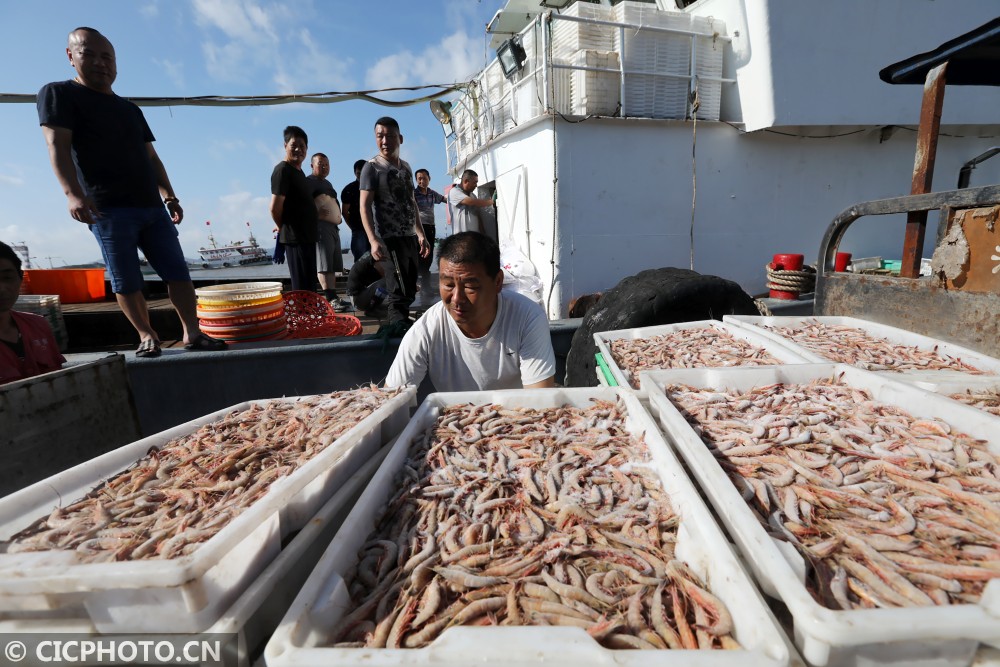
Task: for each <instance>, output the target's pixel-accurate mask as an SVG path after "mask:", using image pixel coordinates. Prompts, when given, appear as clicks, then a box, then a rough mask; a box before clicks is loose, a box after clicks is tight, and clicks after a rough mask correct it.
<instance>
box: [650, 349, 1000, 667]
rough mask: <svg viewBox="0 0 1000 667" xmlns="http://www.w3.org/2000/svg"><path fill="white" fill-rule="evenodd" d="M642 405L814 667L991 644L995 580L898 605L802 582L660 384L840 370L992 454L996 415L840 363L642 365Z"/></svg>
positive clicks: (997, 433)
mask: <svg viewBox="0 0 1000 667" xmlns="http://www.w3.org/2000/svg"><path fill="white" fill-rule="evenodd" d="M642 375H643V380H644V382H645V383H647V384H648V385H649V387H650V388H649V401H650V406H651V409H652V410H653V412H654V413H655V414H657V415H658V417H659V420H660V423H661V425H662V427H663V429H664V430H665V431H666V432H667V433H669V434H670V438H671V440H672V442H673V443H674V445H675V446H676V447H677V449H679V450H680V453H681V456H682V457H683V459H684V461H685V462H686V463H687V465H688V469H689V470H690V471H691V472H692V474H693V475H694V477H695V478H696V479H697V481H698V484H699V486H700V487H701V489H702V491H703V492H704V493H705V494H706V496H707V497H708V498H709V500H710V501H711V503H712V505H713V507H714V508H715V511H716V515H717V516H718V517H719V518H720V519H721V521H722V522H723V524H724V525H725V527H726V529H727V531H728V532H729V535H730V536H731V537H732V538H733V539H734V540H735V541H736V545H737V547H738V548H739V550H740V552H741V554H742V556H743V559H744V561H745V562H746V563H747V564H748V565H749V566H750V568H751V569H752V570H753V572H754V574H755V576H756V578H757V580H758V582H759V583H760V585H761V587H762V589H763V590H764V591H765V592H767V593H768V594H769V595H772V596H773V597H776V598H778V599H780V600H781V601H782V602H783V603H784V604H785V605H786V606H787V607H788V610H789V612H790V613H791V617H792V623H793V625H794V633H795V644H796V646H797V647H798V648H799V650H800V651H801V653H802V656H803V657H804V658H805V659H806V661H807V662H809V663H810V664H812V665H814V666H816V667H832V666H834V665H837V666H839V665H898V666H900V667H902V666H903V665H911V664H920V665H921V666H922V667H931V666H933V667H958V666H965V665H969V664H970V663H971V661H972V659H973V655H974V654H975V653H976V650H977V647H978V645H979V643H980V642H983V643H986V644H989V645H992V646H1000V621H998V618H1000V580H997V579H994V580H993V581H992V582H991V583H990V584H989V585H988V586H987V587H986V590H985V592H984V594H983V597H982V600H981V601H980V603H979V604H975V605H973V604H962V605H949V606H943V607H933V608H927V607H919V608H906V609H900V608H897V609H866V610H850V611H843V610H833V609H828V608H826V607H824V606H822V605H820V604H819V603H818V602H816V600H815V599H813V597H812V595H810V593H809V592H808V591H807V590H806V588H805V586H804V584H803V581H802V573H803V571H804V565H803V563H802V561H801V557H799V556H798V554H797V553H795V552H794V551H792V550H785V549H783V548H782V547H783V546H784V545H781V546H779V543H778V542H777V540H773V539H772V538H771V537H770V536H768V534H767V532H766V531H765V530H764V528H763V527H762V526H761V525H760V523H759V522H758V519H757V517H756V516H755V514H754V513H753V511H752V510H751V509H750V507H749V506H748V505H747V504H746V502H745V501H744V500H743V498H742V497H741V495H740V493H739V492H738V491H737V489H736V487H735V486H734V485H733V483H732V482H731V481H730V480H729V478H728V477H727V475H726V473H725V472H724V471H723V469H722V468H721V466H719V464H718V462H717V461H716V459H715V457H714V456H713V454H712V452H711V451H710V450H709V449H708V447H706V446H705V444H704V443H703V442H702V441H701V438H700V437H699V436H698V435H697V434H696V433H695V432H694V430H693V429H692V428H691V426H690V425H689V424H688V423H687V421H686V420H685V418H684V417H683V416H682V415H681V413H680V412H679V411H678V410H677V409H676V408H675V407H674V405H673V404H672V403H671V402H670V400H669V399H668V398H667V397H666V395H665V393H664V391H663V388H664V386H666V385H668V384H685V385H689V386H693V387H696V388H712V389H717V390H725V389H735V390H748V389H750V388H752V387H755V386H763V385H768V384H773V383H777V382H784V383H807V382H810V381H812V380H815V379H820V378H830V377H834V376H837V377H841V378H842V381H843V382H845V383H847V384H849V385H850V386H852V387H857V388H860V389H867V390H868V391H870V392H871V393H872V394H873V396H874V398H875V400H876V401H879V402H882V403H887V404H890V405H897V406H900V407H902V408H903V409H905V410H906V411H907V412H909V413H910V414H911V415H914V416H916V417H925V418H931V417H935V418H941V419H944V420H945V421H947V422H949V423H950V424H954V425H956V426H958V427H959V428H961V430H962V431H963V432H965V433H968V434H970V435H972V436H973V437H976V438H982V439H983V440H986V441H987V442H988V443H989V445H988V446H989V448H990V450H991V451H992V452H994V453H997V454H1000V430H998V429H997V427H996V418H994V417H991V416H989V415H987V414H986V413H984V412H980V411H979V410H976V409H975V408H971V407H968V406H965V405H961V404H958V403H955V402H954V401H950V400H944V399H942V398H941V397H938V396H935V395H933V394H931V393H929V392H926V391H924V390H922V389H919V388H917V387H914V386H912V385H909V384H907V383H904V382H896V381H893V380H891V379H889V377H888V376H886V375H879V374H875V373H869V372H867V371H862V370H860V369H857V368H854V367H851V366H846V365H843V364H806V365H796V366H792V365H789V366H770V367H760V368H751V367H745V368H711V369H677V370H669V371H652V372H648V373H643V374H642Z"/></svg>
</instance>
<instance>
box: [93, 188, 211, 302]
mask: <svg viewBox="0 0 1000 667" xmlns="http://www.w3.org/2000/svg"><path fill="white" fill-rule="evenodd" d="M96 220H97V222H96V223H95V224H93V225H90V231H91V232H93V234H94V237H95V238H97V243H98V244H99V245H100V246H101V254H102V255H104V264H105V266H107V269H108V274H109V275H110V276H111V290H112V291H113V292H114V293H115V294H131V293H132V292H138V291H139V290H141V289H142V271H141V269H140V267H139V254H138V253H137V252H136V249H137V248H138V249H139V250H142V254H143V255H145V256H146V259H147V260H148V261H149V265H150V266H151V267H153V270H154V271H156V273H157V275H159V276H160V278H161V279H163V280H164V281H165V282H189V281H190V280H191V274H190V273H188V267H187V261H186V260H185V259H184V252H183V251H182V250H181V244H180V241H178V240H177V226H176V225H174V223H173V221H171V220H170V216H169V215H168V214H167V210H166V209H165V208H162V207H158V206H153V207H149V208H128V207H109V208H105V209H104V210H102V211H101V217H99V218H97V219H96Z"/></svg>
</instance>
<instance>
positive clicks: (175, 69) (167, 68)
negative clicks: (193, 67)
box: [153, 58, 184, 88]
mask: <svg viewBox="0 0 1000 667" xmlns="http://www.w3.org/2000/svg"><path fill="white" fill-rule="evenodd" d="M153 62H154V63H155V64H156V65H157V66H159V68H160V69H162V70H163V73H164V74H166V75H167V78H169V79H170V80H171V81H172V82H173V84H174V86H176V87H177V88H184V63H181V62H175V61H173V60H165V59H164V60H160V59H159V58H153Z"/></svg>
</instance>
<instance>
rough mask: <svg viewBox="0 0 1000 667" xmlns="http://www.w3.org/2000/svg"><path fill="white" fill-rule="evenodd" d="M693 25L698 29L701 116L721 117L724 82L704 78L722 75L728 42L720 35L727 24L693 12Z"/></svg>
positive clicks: (696, 58)
mask: <svg viewBox="0 0 1000 667" xmlns="http://www.w3.org/2000/svg"><path fill="white" fill-rule="evenodd" d="M691 27H692V29H693V30H694V31H695V32H697V33H698V34H699V35H704V36H699V37H697V38H696V39H697V43H696V44H695V56H694V57H695V66H694V73H695V75H696V76H697V77H699V79H698V98H699V100H700V103H701V104H700V106H699V108H698V118H700V119H702V120H719V111H720V108H721V106H722V82H721V81H710V80H707V79H702V77H708V78H709V79H719V78H721V77H722V51H723V48H724V47H725V45H726V43H725V42H723V41H722V40H720V39H718V38H717V37H718V36H721V35H725V34H726V24H725V23H724V22H723V21H721V20H719V19H717V18H713V17H710V16H692V17H691Z"/></svg>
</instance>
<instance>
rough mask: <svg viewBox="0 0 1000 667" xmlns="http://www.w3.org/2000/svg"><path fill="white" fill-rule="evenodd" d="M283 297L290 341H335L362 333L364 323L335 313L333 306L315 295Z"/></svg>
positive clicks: (301, 293)
mask: <svg viewBox="0 0 1000 667" xmlns="http://www.w3.org/2000/svg"><path fill="white" fill-rule="evenodd" d="M283 296H284V299H285V319H286V320H287V321H288V338H333V337H337V336H357V335H358V334H360V333H361V320H359V319H358V318H356V317H354V316H353V315H338V314H336V313H334V312H333V307H332V306H330V302H329V301H327V300H326V299H325V298H323V297H322V296H320V295H319V294H316V293H315V292H307V291H305V290H294V291H291V292H285V293H284V295H283Z"/></svg>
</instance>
